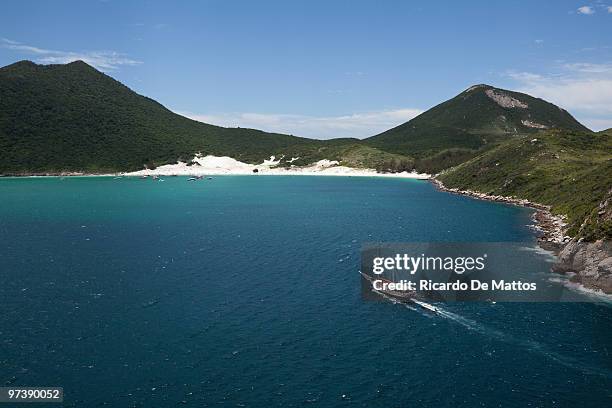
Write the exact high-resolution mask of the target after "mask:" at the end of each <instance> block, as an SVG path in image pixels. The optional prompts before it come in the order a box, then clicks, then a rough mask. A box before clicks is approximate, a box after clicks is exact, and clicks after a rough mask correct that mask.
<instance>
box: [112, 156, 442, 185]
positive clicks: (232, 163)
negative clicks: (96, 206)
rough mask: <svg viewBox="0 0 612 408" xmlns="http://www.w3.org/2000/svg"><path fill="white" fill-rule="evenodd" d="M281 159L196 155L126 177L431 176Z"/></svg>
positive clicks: (416, 177) (413, 177) (422, 178)
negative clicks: (290, 164) (291, 162)
mask: <svg viewBox="0 0 612 408" xmlns="http://www.w3.org/2000/svg"><path fill="white" fill-rule="evenodd" d="M279 163H280V161H278V160H275V157H274V156H272V157H270V160H265V161H264V162H263V163H261V164H248V163H243V162H240V161H238V160H235V159H232V158H231V157H219V156H196V157H194V159H193V160H192V163H191V164H190V165H188V164H187V163H183V162H178V163H177V164H168V165H164V166H159V167H157V168H155V169H145V170H139V171H134V172H130V173H124V174H123V175H125V176H153V175H157V176H172V175H177V176H207V175H255V174H256V175H268V176H345V177H346V176H351V177H395V178H410V179H420V180H427V179H429V178H430V177H431V176H430V175H429V174H423V173H413V172H411V173H409V172H402V173H377V172H376V170H374V169H355V168H352V167H346V166H340V165H339V163H338V162H337V161H331V160H320V161H318V162H316V163H313V164H312V165H310V166H305V167H297V166H293V167H290V168H284V167H276V166H277V165H278V164H279Z"/></svg>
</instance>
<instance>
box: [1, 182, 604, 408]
mask: <svg viewBox="0 0 612 408" xmlns="http://www.w3.org/2000/svg"><path fill="white" fill-rule="evenodd" d="M530 214H531V213H530V211H529V210H526V209H523V208H518V207H513V206H507V205H501V204H495V203H490V202H484V201H477V200H473V199H470V198H466V197H461V196H456V195H451V194H446V193H441V192H438V191H436V190H435V189H434V188H433V187H432V185H431V184H429V183H427V182H423V181H416V180H397V179H383V178H345V177H300V176H294V177H288V176H284V177H253V176H245V177H238V176H236V177H230V176H224V177H215V178H214V179H213V180H206V181H198V182H187V181H186V179H185V178H183V177H177V178H166V179H165V181H164V182H156V181H153V180H150V179H149V180H140V179H136V178H124V179H120V180H114V179H112V178H110V177H109V178H104V177H95V178H65V179H60V178H29V179H3V180H0V279H1V281H0V307H1V313H0V386H2V385H6V384H11V385H15V386H62V387H64V392H65V403H64V405H65V406H78V407H96V406H105V405H107V406H113V407H131V406H135V407H174V406H183V405H186V406H193V407H202V406H228V407H237V406H247V407H276V406H279V407H280V406H283V407H288V406H296V407H297V406H304V405H311V406H315V407H335V406H345V405H346V406H360V407H420V406H424V407H575V406H581V407H603V406H611V404H612V391H611V390H612V356H611V353H612V349H611V348H612V332H611V329H612V309H611V308H610V306H609V305H606V304H594V303H544V304H525V303H497V304H489V303H454V304H444V305H442V306H441V307H442V308H443V310H444V314H443V315H441V316H438V315H432V314H428V313H425V312H418V311H414V310H410V309H407V308H406V307H405V306H402V305H400V304H392V303H385V302H382V303H376V302H364V301H363V300H362V299H361V297H360V289H361V288H360V280H359V275H358V273H357V271H358V269H359V250H360V246H361V244H362V243H364V242H377V241H382V242H404V241H492V242H493V241H497V242H498V241H522V242H525V244H526V245H533V243H534V237H533V233H532V231H531V230H530V229H529V228H528V227H527V225H528V224H530ZM57 405H58V404H54V405H49V406H57ZM37 406H40V405H37Z"/></svg>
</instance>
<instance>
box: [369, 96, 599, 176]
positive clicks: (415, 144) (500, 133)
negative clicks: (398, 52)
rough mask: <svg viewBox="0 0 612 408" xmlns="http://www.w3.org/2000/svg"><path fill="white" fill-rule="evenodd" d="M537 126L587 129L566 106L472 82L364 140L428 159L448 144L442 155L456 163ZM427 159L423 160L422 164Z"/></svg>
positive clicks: (529, 131)
mask: <svg viewBox="0 0 612 408" xmlns="http://www.w3.org/2000/svg"><path fill="white" fill-rule="evenodd" d="M540 127H546V128H551V129H552V128H559V129H569V130H579V131H589V130H588V129H587V128H585V127H584V126H583V125H582V124H580V123H579V122H578V121H576V119H574V118H573V117H572V116H571V115H570V114H569V113H567V112H566V111H565V110H563V109H561V108H559V107H557V106H555V105H553V104H551V103H548V102H546V101H544V100H542V99H538V98H534V97H532V96H529V95H526V94H523V93H519V92H512V91H507V90H503V89H497V88H494V87H491V86H488V85H476V86H473V87H470V88H469V89H468V90H466V91H465V92H462V93H460V94H459V95H457V96H456V97H454V98H452V99H450V100H448V101H446V102H443V103H441V104H439V105H437V106H435V107H433V108H431V109H429V110H428V111H426V112H424V113H423V114H421V115H419V116H417V117H416V118H414V119H412V120H410V121H408V122H406V123H404V124H402V125H399V126H397V127H395V128H393V129H390V130H387V131H386V132H383V133H381V134H379V135H376V136H372V137H370V138H368V139H365V140H364V142H365V143H367V144H368V145H370V146H372V147H376V148H378V149H381V150H384V151H388V152H392V153H398V154H403V155H407V156H412V157H414V158H415V159H417V160H425V161H426V162H427V161H429V163H432V162H435V161H436V155H439V154H440V153H441V152H443V151H445V150H447V149H448V151H447V152H446V153H444V158H445V159H450V160H449V161H448V164H456V162H455V161H454V160H452V159H451V158H452V157H455V158H457V159H459V158H460V157H467V156H466V153H467V150H478V149H487V148H490V147H491V146H492V145H495V144H496V143H497V142H499V141H503V140H506V139H507V138H508V137H513V136H519V135H524V134H532V133H536V132H538V131H540V130H541V128H540ZM458 152H461V154H460V155H457V153H458ZM428 158H429V160H428ZM438 158H439V157H438ZM418 164H419V163H418V162H417V165H418ZM430 165H431V164H427V163H423V168H425V167H427V166H430ZM417 167H418V166H417ZM437 167H440V166H439V165H438V166H437Z"/></svg>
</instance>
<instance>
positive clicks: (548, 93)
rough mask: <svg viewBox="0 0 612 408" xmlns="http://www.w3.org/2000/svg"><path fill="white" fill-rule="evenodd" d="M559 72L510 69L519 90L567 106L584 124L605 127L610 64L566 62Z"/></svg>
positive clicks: (610, 99) (609, 115)
mask: <svg viewBox="0 0 612 408" xmlns="http://www.w3.org/2000/svg"><path fill="white" fill-rule="evenodd" d="M557 69H558V72H555V73H550V74H534V73H531V72H510V73H509V76H510V78H511V79H512V80H513V81H514V82H515V84H516V86H515V87H516V88H517V90H518V91H520V92H524V93H528V94H530V95H533V96H536V97H539V98H542V99H545V100H547V101H549V102H552V103H554V104H555V105H558V106H560V107H562V108H565V109H567V110H568V111H569V112H570V113H572V114H573V115H575V116H576V118H577V119H578V120H579V121H581V122H582V123H584V124H585V125H586V126H587V127H590V128H591V129H594V130H601V129H604V128H605V126H607V124H609V123H610V121H611V119H612V63H608V64H592V63H584V62H577V63H566V64H563V65H561V66H559V67H557Z"/></svg>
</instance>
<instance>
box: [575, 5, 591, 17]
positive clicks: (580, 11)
mask: <svg viewBox="0 0 612 408" xmlns="http://www.w3.org/2000/svg"><path fill="white" fill-rule="evenodd" d="M577 11H578V14H586V15H589V14H595V9H594V8H593V7H591V6H582V7H578V10H577Z"/></svg>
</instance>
